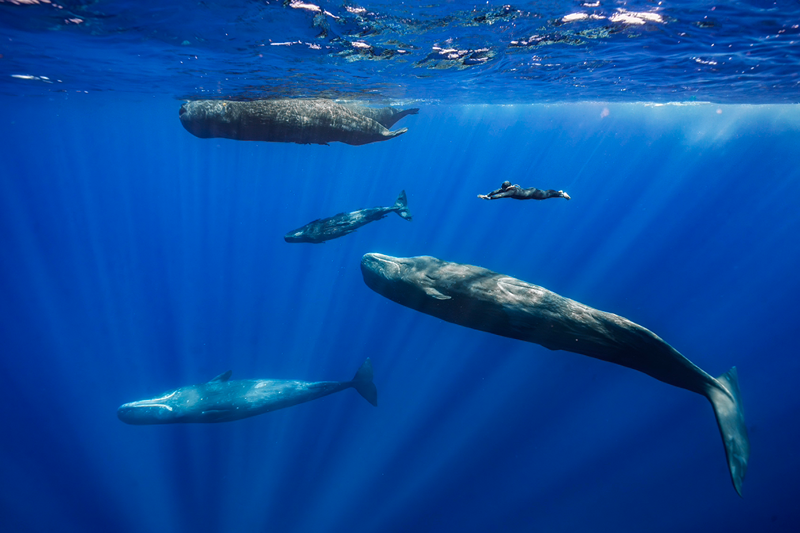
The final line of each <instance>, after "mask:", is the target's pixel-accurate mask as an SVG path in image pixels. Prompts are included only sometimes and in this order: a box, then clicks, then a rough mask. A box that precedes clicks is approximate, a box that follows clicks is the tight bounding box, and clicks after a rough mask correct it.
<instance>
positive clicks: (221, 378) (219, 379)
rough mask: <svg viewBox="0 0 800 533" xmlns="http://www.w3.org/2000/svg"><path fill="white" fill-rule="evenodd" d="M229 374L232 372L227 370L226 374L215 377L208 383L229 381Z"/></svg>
mask: <svg viewBox="0 0 800 533" xmlns="http://www.w3.org/2000/svg"><path fill="white" fill-rule="evenodd" d="M231 374H233V370H228V371H227V372H223V373H222V374H220V375H219V376H217V377H215V378H214V379H211V380H209V381H208V382H209V383H225V382H226V381H228V380H229V379H231Z"/></svg>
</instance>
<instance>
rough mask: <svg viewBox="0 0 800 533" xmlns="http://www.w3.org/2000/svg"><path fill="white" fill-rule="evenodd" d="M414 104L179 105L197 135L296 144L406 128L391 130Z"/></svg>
mask: <svg viewBox="0 0 800 533" xmlns="http://www.w3.org/2000/svg"><path fill="white" fill-rule="evenodd" d="M416 111H417V110H415V109H410V110H406V111H398V110H395V109H393V108H368V107H363V106H354V105H342V104H338V103H336V102H334V101H333V100H326V99H322V98H311V99H300V98H288V99H274V100H253V101H250V102H238V101H233V100H193V101H189V102H186V103H184V104H183V105H182V106H181V108H180V111H179V116H180V120H181V124H183V127H184V128H186V130H187V131H188V132H189V133H191V134H192V135H194V136H196V137H200V138H202V139H209V138H215V137H221V138H225V139H234V140H239V141H268V142H287V143H298V144H328V143H331V142H336V141H338V142H342V143H345V144H351V145H362V144H368V143H373V142H379V141H386V140H389V139H393V138H394V137H397V136H398V135H402V134H403V133H405V132H406V131H407V128H403V129H400V130H397V131H390V130H389V129H388V127H387V126H384V123H385V124H389V125H390V126H389V127H391V125H393V124H394V123H395V122H396V121H397V120H399V119H400V118H402V117H404V116H406V115H407V114H414V113H416Z"/></svg>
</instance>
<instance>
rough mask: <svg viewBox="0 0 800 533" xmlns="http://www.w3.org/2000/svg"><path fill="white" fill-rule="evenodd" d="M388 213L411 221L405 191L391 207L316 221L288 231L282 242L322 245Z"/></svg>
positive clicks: (370, 209) (374, 208) (372, 208)
mask: <svg viewBox="0 0 800 533" xmlns="http://www.w3.org/2000/svg"><path fill="white" fill-rule="evenodd" d="M389 213H397V214H398V215H399V216H400V217H402V218H404V219H406V220H409V221H410V220H411V212H410V211H409V210H408V198H407V197H406V191H400V194H399V195H398V196H397V200H396V201H395V203H394V205H393V206H391V207H371V208H369V209H359V210H358V211H351V212H350V213H339V214H338V215H334V216H332V217H330V218H323V219H317V220H314V221H313V222H309V223H308V224H306V225H305V226H303V227H302V228H299V229H296V230H294V231H290V232H289V233H287V234H286V235H284V237H283V240H285V241H286V242H310V243H314V244H319V243H323V242H325V241H329V240H331V239H338V238H339V237H344V236H345V235H347V234H348V233H353V232H354V231H355V230H357V229H358V228H360V227H361V226H363V225H365V224H369V223H370V222H375V221H376V220H380V219H382V218H384V217H385V216H386V215H388V214H389Z"/></svg>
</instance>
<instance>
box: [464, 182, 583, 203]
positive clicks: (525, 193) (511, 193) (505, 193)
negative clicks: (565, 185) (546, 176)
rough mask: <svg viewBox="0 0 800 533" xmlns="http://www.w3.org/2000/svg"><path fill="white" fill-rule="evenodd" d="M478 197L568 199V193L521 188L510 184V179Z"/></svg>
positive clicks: (495, 198)
mask: <svg viewBox="0 0 800 533" xmlns="http://www.w3.org/2000/svg"><path fill="white" fill-rule="evenodd" d="M478 198H482V199H484V200H497V199H499V198H513V199H515V200H546V199H548V198H566V199H567V200H569V199H570V196H569V194H567V193H565V192H564V191H554V190H553V189H548V190H546V191H545V190H542V189H537V188H536V187H529V188H527V189H523V188H522V187H520V186H519V185H511V182H510V181H504V182H503V184H502V185H501V186H500V188H499V189H496V190H494V191H492V192H490V193H489V194H479V195H478Z"/></svg>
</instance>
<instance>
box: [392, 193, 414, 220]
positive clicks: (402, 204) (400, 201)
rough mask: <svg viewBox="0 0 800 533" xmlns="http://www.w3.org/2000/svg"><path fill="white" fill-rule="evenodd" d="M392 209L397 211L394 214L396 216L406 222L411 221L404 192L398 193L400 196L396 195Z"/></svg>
mask: <svg viewBox="0 0 800 533" xmlns="http://www.w3.org/2000/svg"><path fill="white" fill-rule="evenodd" d="M392 207H394V208H395V209H397V211H395V212H396V213H397V214H398V215H400V216H401V217H403V218H404V219H406V220H411V211H409V210H408V197H407V196H406V191H404V190H403V191H400V194H398V195H397V200H395V201H394V205H393V206H392Z"/></svg>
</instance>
